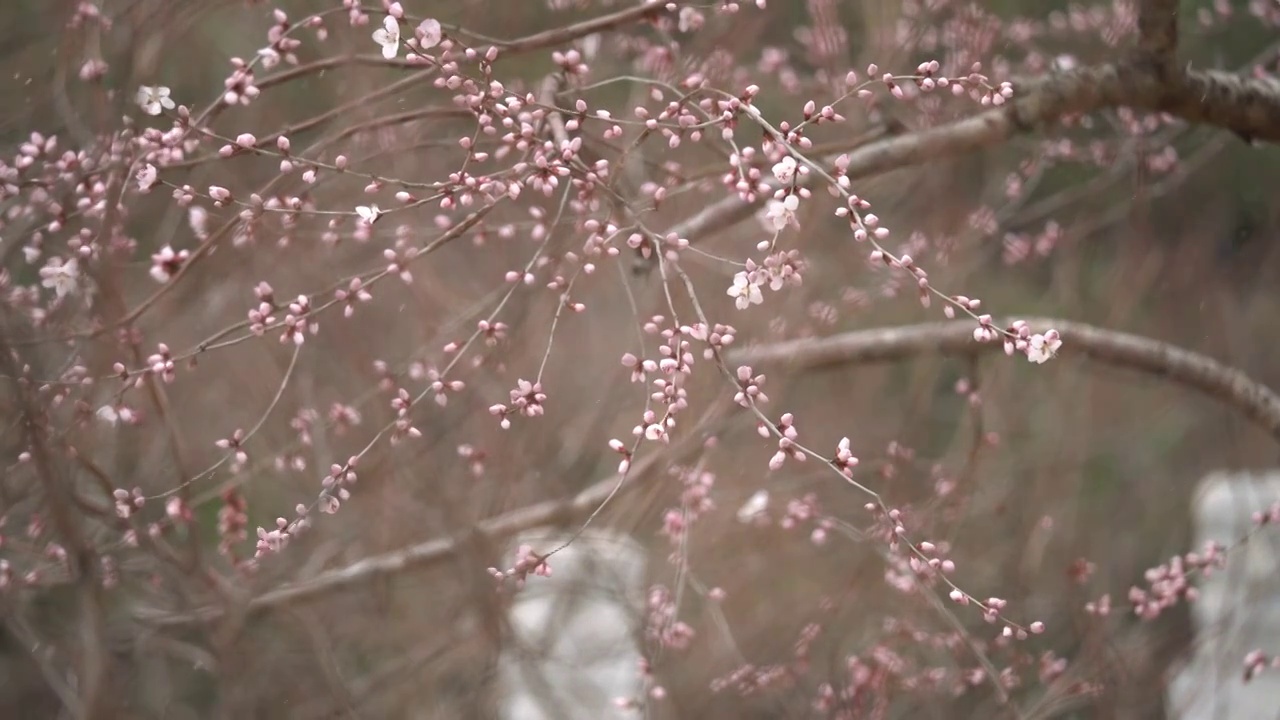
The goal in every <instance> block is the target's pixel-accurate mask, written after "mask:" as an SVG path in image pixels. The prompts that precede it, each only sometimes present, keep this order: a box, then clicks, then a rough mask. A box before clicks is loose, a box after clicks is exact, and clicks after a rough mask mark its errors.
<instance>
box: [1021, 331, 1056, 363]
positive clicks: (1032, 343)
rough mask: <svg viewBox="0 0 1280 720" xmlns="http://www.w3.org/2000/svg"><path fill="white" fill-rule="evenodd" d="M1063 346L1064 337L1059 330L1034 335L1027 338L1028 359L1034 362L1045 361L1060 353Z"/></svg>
mask: <svg viewBox="0 0 1280 720" xmlns="http://www.w3.org/2000/svg"><path fill="white" fill-rule="evenodd" d="M1060 347H1062V338H1061V337H1060V336H1059V335H1058V331H1057V330H1050V331H1049V332H1047V333H1045V334H1043V335H1039V334H1036V335H1032V336H1031V338H1030V339H1029V340H1027V359H1028V360H1030V361H1031V362H1033V363H1037V364H1040V363H1044V362H1047V361H1048V360H1049V359H1050V358H1052V357H1053V356H1055V355H1057V354H1058V348H1060Z"/></svg>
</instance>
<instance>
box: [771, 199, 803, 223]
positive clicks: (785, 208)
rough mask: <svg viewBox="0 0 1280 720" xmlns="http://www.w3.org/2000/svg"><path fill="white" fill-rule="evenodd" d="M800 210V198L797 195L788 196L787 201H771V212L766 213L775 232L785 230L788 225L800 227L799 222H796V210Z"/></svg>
mask: <svg viewBox="0 0 1280 720" xmlns="http://www.w3.org/2000/svg"><path fill="white" fill-rule="evenodd" d="M798 209H800V198H799V196H796V195H788V196H787V197H786V199H785V200H781V201H778V200H770V201H769V210H768V211H767V212H766V213H765V217H767V218H768V219H769V221H770V222H771V223H773V229H774V230H783V229H784V228H786V227H787V226H788V225H794V226H796V227H800V223H799V221H797V220H796V210H798Z"/></svg>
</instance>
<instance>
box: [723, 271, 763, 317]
mask: <svg viewBox="0 0 1280 720" xmlns="http://www.w3.org/2000/svg"><path fill="white" fill-rule="evenodd" d="M727 294H728V295H729V297H731V298H733V299H734V300H733V304H734V305H737V306H738V309H739V310H746V309H747V308H749V307H751V306H752V305H759V304H760V303H762V302H764V294H763V293H761V292H760V286H759V285H756V284H755V283H753V282H751V279H750V278H748V277H747V274H746V273H745V272H740V273H738V274H737V275H734V276H733V284H732V285H730V286H729V290H728V291H727Z"/></svg>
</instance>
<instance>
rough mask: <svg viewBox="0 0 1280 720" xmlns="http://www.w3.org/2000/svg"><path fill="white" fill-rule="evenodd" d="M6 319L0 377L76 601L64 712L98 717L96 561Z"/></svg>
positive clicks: (101, 607)
mask: <svg viewBox="0 0 1280 720" xmlns="http://www.w3.org/2000/svg"><path fill="white" fill-rule="evenodd" d="M9 325H10V323H9V318H8V317H4V316H0V371H2V372H3V373H4V374H5V375H7V376H8V377H9V382H10V384H11V385H12V391H13V396H14V402H15V404H16V405H17V406H18V414H19V417H20V421H21V424H22V426H23V430H24V434H25V435H26V441H27V445H26V449H27V452H28V453H30V457H31V464H32V466H33V468H34V472H35V474H36V477H37V478H38V479H39V481H40V485H41V487H42V489H43V490H44V507H45V509H46V510H47V512H48V515H49V517H50V519H51V521H52V525H53V528H54V530H55V531H57V533H58V537H59V538H60V539H61V540H62V543H63V544H64V546H65V550H66V553H67V564H68V567H69V569H70V571H71V580H72V582H73V583H75V585H76V587H77V594H78V600H79V607H78V611H79V625H78V627H77V631H78V632H77V634H78V635H79V642H78V649H79V657H78V662H76V674H75V676H76V683H75V691H76V693H77V695H78V696H77V705H73V706H69V707H68V708H67V709H68V710H74V712H75V715H76V717H78V718H81V719H82V720H87V719H89V718H95V717H99V716H100V715H101V713H102V712H103V704H104V702H105V701H106V699H107V692H108V688H107V683H106V680H107V675H108V667H107V647H106V643H107V638H106V609H105V604H104V599H103V597H102V593H103V589H102V584H101V582H100V580H99V577H98V555H97V553H96V552H94V549H93V546H92V544H91V543H90V541H89V538H88V537H87V536H86V533H85V530H84V528H83V527H82V526H81V521H80V518H79V517H77V515H76V512H75V511H76V508H77V507H78V503H77V501H76V491H75V488H74V487H73V486H72V484H71V481H70V479H69V478H67V477H66V475H65V474H64V473H61V472H59V469H58V467H57V466H56V464H55V463H54V458H53V456H52V454H51V452H50V447H49V437H48V415H47V413H46V412H45V411H44V409H43V408H42V407H41V406H40V402H39V399H38V398H37V397H36V393H35V392H34V387H33V384H32V383H31V382H30V381H29V380H28V379H27V375H28V374H27V373H24V372H23V367H22V362H21V361H20V359H19V357H18V355H17V354H16V353H15V352H14V351H13V349H12V347H10V344H9V343H8V342H6V338H7V337H10V336H11V334H10V330H11V328H10V327H9Z"/></svg>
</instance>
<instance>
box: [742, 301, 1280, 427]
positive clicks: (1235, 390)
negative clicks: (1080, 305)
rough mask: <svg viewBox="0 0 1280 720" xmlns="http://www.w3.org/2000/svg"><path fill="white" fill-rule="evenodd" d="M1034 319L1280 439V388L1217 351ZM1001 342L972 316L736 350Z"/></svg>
mask: <svg viewBox="0 0 1280 720" xmlns="http://www.w3.org/2000/svg"><path fill="white" fill-rule="evenodd" d="M1025 320H1026V322H1027V323H1028V324H1029V325H1031V326H1032V327H1037V328H1049V327H1052V328H1057V330H1058V331H1059V332H1060V333H1062V338H1063V351H1062V354H1063V356H1064V357H1071V356H1072V355H1076V354H1079V355H1082V356H1084V357H1087V358H1089V359H1091V360H1094V361H1096V362H1100V363H1104V364H1107V365H1114V366H1117V367H1122V368H1127V369H1130V370H1137V371H1139V372H1142V373H1146V374H1148V375H1154V376H1156V377H1159V378H1164V379H1166V380H1169V381H1172V382H1174V383H1177V384H1179V385H1185V386H1187V387H1190V388H1194V389H1196V390H1199V391H1200V392H1202V393H1204V394H1205V395H1207V396H1209V397H1211V398H1213V399H1215V400H1218V401H1219V402H1222V403H1223V404H1225V405H1227V406H1229V407H1231V408H1233V409H1234V410H1237V411H1239V412H1240V413H1241V414H1242V415H1244V416H1245V417H1247V418H1249V420H1251V421H1253V423H1254V424H1256V425H1257V426H1258V427H1260V428H1261V429H1263V430H1265V431H1266V432H1267V434H1269V435H1270V436H1271V437H1273V438H1275V439H1276V440H1277V441H1280V396H1277V395H1276V393H1274V392H1273V391H1272V390H1270V389H1269V388H1267V387H1266V386H1265V385H1263V384H1261V383H1259V382H1257V381H1256V380H1253V379H1252V378H1250V377H1249V376H1248V375H1246V374H1244V373H1243V372H1241V371H1240V370H1237V369H1235V368H1232V367H1229V366H1227V365H1223V364H1222V363H1220V362H1218V361H1217V360H1214V359H1213V358H1210V357H1207V356H1205V355H1201V354H1199V353H1194V352H1191V351H1189V350H1184V349H1182V348H1178V347H1175V346H1173V345H1169V344H1167V343H1163V342H1160V341H1158V340H1152V339H1150V338H1145V337H1142V336H1139V335H1131V334H1129V333H1123V332H1117V331H1114V330H1104V329H1102V328H1099V327H1095V326H1092V325H1087V324H1084V323H1077V322H1071V321H1069V320H1060V319H1057V318H1025ZM1001 348H1002V346H1001V345H1000V344H998V343H978V342H975V341H974V339H973V327H972V326H971V325H969V324H968V323H959V322H949V323H928V324H923V325H905V326H901V327H891V328H881V329H875V330H859V331H856V332H850V333H843V334H840V335H834V336H832V337H828V338H822V339H817V340H814V339H807V340H793V341H790V342H782V343H776V344H772V345H764V346H759V347H755V348H747V349H743V350H740V351H738V352H735V353H732V354H731V355H730V357H729V360H730V362H732V363H736V364H753V365H754V364H776V365H783V366H785V367H787V368H790V369H792V370H797V369H804V368H814V367H821V366H827V365H856V364H863V363H874V362H889V361H898V360H905V359H907V358H911V357H914V356H916V355H928V354H943V355H974V354H978V353H984V352H996V351H999V350H1001Z"/></svg>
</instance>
